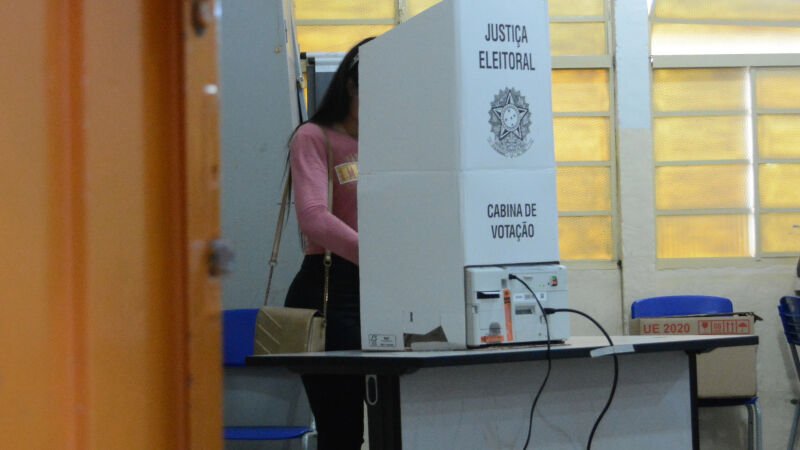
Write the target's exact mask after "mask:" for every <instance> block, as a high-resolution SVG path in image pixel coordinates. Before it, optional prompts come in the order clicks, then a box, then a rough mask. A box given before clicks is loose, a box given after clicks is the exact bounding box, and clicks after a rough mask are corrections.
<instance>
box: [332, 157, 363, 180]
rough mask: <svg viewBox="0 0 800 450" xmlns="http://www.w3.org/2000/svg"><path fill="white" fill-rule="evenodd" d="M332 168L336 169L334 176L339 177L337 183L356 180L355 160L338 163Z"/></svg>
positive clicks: (356, 168)
mask: <svg viewBox="0 0 800 450" xmlns="http://www.w3.org/2000/svg"><path fill="white" fill-rule="evenodd" d="M334 169H335V170H336V177H337V178H338V179H339V184H347V183H351V182H353V181H358V163H357V162H347V163H344V164H339V165H338V166H336V167H335V168H334Z"/></svg>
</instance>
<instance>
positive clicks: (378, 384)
mask: <svg viewBox="0 0 800 450" xmlns="http://www.w3.org/2000/svg"><path fill="white" fill-rule="evenodd" d="M366 384H367V386H366V389H367V392H366V400H367V417H368V420H367V423H368V426H369V448H370V450H400V449H401V448H403V444H402V435H401V431H402V429H401V428H400V379H399V376H397V375H367V376H366Z"/></svg>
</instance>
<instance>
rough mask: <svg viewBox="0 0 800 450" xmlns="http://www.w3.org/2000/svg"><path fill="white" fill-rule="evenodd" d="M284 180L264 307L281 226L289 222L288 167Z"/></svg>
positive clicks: (279, 241) (276, 253)
mask: <svg viewBox="0 0 800 450" xmlns="http://www.w3.org/2000/svg"><path fill="white" fill-rule="evenodd" d="M284 179H285V180H286V182H285V183H284V185H283V196H282V197H281V209H280V212H278V224H277V225H276V226H275V238H274V239H273V240H272V255H271V256H270V258H269V278H268V279H267V292H266V294H264V306H267V301H269V291H270V288H271V287H272V275H273V273H274V272H275V266H277V265H278V250H279V249H280V247H281V235H282V234H283V225H284V224H285V223H286V222H287V221H288V220H289V198H290V197H291V195H292V171H291V169H290V168H289V165H287V166H286V173H285V176H284Z"/></svg>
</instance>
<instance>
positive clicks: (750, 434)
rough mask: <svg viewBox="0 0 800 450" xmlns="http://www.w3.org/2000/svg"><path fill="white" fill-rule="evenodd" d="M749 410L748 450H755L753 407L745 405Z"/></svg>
mask: <svg viewBox="0 0 800 450" xmlns="http://www.w3.org/2000/svg"><path fill="white" fill-rule="evenodd" d="M745 408H747V450H753V441H754V440H755V439H754V438H755V436H754V434H755V433H753V428H754V427H753V415H754V414H753V405H745Z"/></svg>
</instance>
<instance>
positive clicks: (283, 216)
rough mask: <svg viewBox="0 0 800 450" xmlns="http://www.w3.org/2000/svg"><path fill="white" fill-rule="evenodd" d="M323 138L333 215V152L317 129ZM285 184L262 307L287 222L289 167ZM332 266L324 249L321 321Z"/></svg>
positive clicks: (270, 285)
mask: <svg viewBox="0 0 800 450" xmlns="http://www.w3.org/2000/svg"><path fill="white" fill-rule="evenodd" d="M319 129H320V130H322V134H323V136H325V150H326V152H327V154H328V211H329V212H330V213H331V214H333V171H334V167H333V150H332V149H331V140H330V137H328V132H327V131H325V128H323V127H319ZM285 180H286V182H285V183H284V185H283V195H282V198H281V209H280V211H279V212H278V223H277V225H276V226H275V237H274V239H273V240H272V254H271V256H270V258H269V278H268V279H267V291H266V293H265V294H264V306H267V302H268V301H269V292H270V289H271V288H272V275H273V274H274V272H275V266H277V265H278V250H280V245H281V236H282V234H283V226H284V224H285V223H286V222H287V221H288V220H289V198H290V197H291V195H292V171H291V169H290V167H289V166H288V165H287V166H286V176H285ZM332 264H333V262H332V260H331V251H330V250H329V249H325V258H324V259H323V262H322V265H323V266H324V268H325V285H324V290H323V310H322V317H323V319H324V318H326V317H328V293H329V287H330V269H331V265H332Z"/></svg>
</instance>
